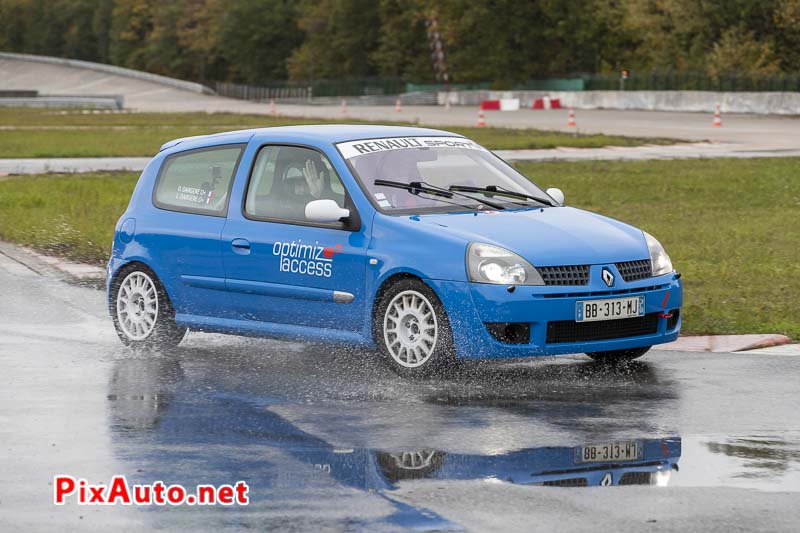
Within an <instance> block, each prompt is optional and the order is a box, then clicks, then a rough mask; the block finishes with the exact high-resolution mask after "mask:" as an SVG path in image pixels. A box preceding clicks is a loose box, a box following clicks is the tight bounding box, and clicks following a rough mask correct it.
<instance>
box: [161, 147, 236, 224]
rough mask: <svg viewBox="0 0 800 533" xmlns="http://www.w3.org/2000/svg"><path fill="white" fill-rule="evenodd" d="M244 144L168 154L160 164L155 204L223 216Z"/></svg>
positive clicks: (172, 209)
mask: <svg viewBox="0 0 800 533" xmlns="http://www.w3.org/2000/svg"><path fill="white" fill-rule="evenodd" d="M243 150H244V145H238V144H237V145H226V146H215V147H212V148H204V149H201V150H192V151H190V152H186V153H179V154H175V155H171V156H169V157H168V158H167V159H166V160H165V161H164V164H163V165H162V166H161V171H160V172H159V174H158V182H157V183H156V192H155V195H154V196H153V203H155V205H156V207H160V208H162V209H169V210H171V211H183V212H186V213H198V214H204V215H216V216H220V215H222V216H224V215H225V209H226V207H227V205H228V195H229V193H230V185H231V181H232V179H233V175H234V173H235V172H236V166H237V165H238V163H239V157H240V156H241V155H242V151H243Z"/></svg>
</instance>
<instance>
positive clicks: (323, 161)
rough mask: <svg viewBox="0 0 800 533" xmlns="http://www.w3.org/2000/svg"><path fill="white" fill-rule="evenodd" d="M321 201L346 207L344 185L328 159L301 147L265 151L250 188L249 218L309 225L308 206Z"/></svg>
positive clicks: (266, 148) (255, 169)
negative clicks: (306, 222)
mask: <svg viewBox="0 0 800 533" xmlns="http://www.w3.org/2000/svg"><path fill="white" fill-rule="evenodd" d="M320 199H329V200H334V201H335V202H336V203H337V204H339V207H344V202H345V189H344V185H342V180H341V179H339V176H338V175H337V174H336V171H335V170H334V169H333V166H332V165H331V163H330V161H328V158H327V157H325V156H324V155H322V154H321V153H319V152H317V151H316V150H312V149H310V148H300V147H297V146H265V147H263V148H261V150H260V151H259V152H258V156H257V157H256V163H255V165H254V166H253V174H252V176H250V184H249V186H248V187H247V198H246V200H245V213H246V214H247V215H249V216H251V217H254V218H264V219H279V220H289V221H297V222H305V221H306V215H305V213H306V204H308V203H309V202H311V201H313V200H320Z"/></svg>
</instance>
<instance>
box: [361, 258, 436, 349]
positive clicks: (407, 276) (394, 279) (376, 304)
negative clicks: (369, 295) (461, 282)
mask: <svg viewBox="0 0 800 533" xmlns="http://www.w3.org/2000/svg"><path fill="white" fill-rule="evenodd" d="M403 280H415V281H419V282H420V283H423V284H424V285H425V286H426V287H428V288H429V289H430V290H431V291H433V293H434V294H435V295H436V298H438V299H439V302H440V303H441V302H442V298H441V296H439V294H438V293H437V292H436V289H435V288H434V287H432V286H431V284H430V283H427V282H426V281H425V279H424V278H422V277H421V276H419V275H418V274H415V273H413V272H409V271H400V272H394V273H393V274H391V275H389V276H387V277H386V278H385V279H384V280H383V281H382V282H381V284H380V285H379V286H378V290H377V291H375V298H373V300H372V309H371V310H370V314H369V318H370V323H369V328H370V336H371V337H372V340H373V342H375V343H377V342H380V339H379V338H376V337H375V333H376V330H375V324H376V316H377V313H378V309H379V308H380V305H381V302H382V301H383V297H384V295H385V294H386V291H388V290H389V288H390V287H391V286H392V285H394V284H395V283H398V282H400V281H403ZM442 305H443V304H442Z"/></svg>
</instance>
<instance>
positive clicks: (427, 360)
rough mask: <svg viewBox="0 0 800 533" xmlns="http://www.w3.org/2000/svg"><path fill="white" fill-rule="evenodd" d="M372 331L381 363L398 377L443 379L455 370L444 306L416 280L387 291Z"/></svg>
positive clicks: (400, 283)
mask: <svg viewBox="0 0 800 533" xmlns="http://www.w3.org/2000/svg"><path fill="white" fill-rule="evenodd" d="M372 329H373V337H374V339H375V342H376V343H377V344H378V346H379V349H380V352H381V354H382V356H383V360H384V361H386V363H387V364H388V365H389V366H390V367H391V368H392V370H394V371H395V372H396V373H398V374H400V375H401V376H404V377H423V376H430V375H442V374H445V373H447V372H450V371H453V370H455V369H456V368H457V367H458V360H457V359H456V356H455V350H454V348H453V335H452V332H451V330H450V321H449V320H448V318H447V313H446V312H445V310H444V306H443V305H442V303H441V301H439V298H438V297H437V296H436V293H434V292H433V290H432V289H431V288H430V287H428V286H427V285H426V284H424V283H423V282H421V281H419V280H416V279H403V280H400V281H398V282H396V283H393V284H392V285H391V286H390V287H389V288H388V289H387V290H386V292H385V293H384V294H383V295H382V297H381V300H380V303H379V304H378V309H377V312H376V313H375V317H374V319H373V325H372Z"/></svg>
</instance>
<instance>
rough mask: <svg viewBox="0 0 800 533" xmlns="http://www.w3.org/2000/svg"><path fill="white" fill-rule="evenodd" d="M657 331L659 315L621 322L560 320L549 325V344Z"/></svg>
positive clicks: (613, 337)
mask: <svg viewBox="0 0 800 533" xmlns="http://www.w3.org/2000/svg"><path fill="white" fill-rule="evenodd" d="M657 331H658V313H650V314H649V315H644V316H637V317H634V318H622V319H619V320H598V321H597V322H575V321H574V320H558V321H555V322H548V323H547V343H548V344H558V343H560V342H584V341H603V340H609V339H621V338H624V337H637V336H639V335H652V334H653V333H656V332H657Z"/></svg>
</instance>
